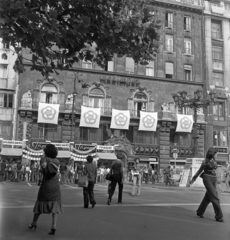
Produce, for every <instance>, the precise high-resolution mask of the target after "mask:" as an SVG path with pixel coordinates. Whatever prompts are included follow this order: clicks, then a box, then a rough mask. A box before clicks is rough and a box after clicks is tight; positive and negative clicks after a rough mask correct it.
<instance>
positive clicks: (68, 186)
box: [64, 184, 79, 189]
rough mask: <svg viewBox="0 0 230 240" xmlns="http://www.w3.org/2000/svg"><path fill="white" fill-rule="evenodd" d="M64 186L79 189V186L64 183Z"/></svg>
mask: <svg viewBox="0 0 230 240" xmlns="http://www.w3.org/2000/svg"><path fill="white" fill-rule="evenodd" d="M64 186H66V187H69V188H72V189H79V187H72V186H70V185H67V184H64Z"/></svg>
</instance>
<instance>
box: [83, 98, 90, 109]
mask: <svg viewBox="0 0 230 240" xmlns="http://www.w3.org/2000/svg"><path fill="white" fill-rule="evenodd" d="M88 105H89V97H88V96H87V95H83V96H82V106H85V107H87V106H88Z"/></svg>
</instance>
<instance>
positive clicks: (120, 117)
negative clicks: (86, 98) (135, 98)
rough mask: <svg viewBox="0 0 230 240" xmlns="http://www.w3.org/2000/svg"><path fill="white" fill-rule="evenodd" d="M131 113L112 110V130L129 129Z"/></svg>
mask: <svg viewBox="0 0 230 240" xmlns="http://www.w3.org/2000/svg"><path fill="white" fill-rule="evenodd" d="M129 121H130V112H129V110H126V111H123V110H116V109H112V121H111V125H110V128H114V129H129Z"/></svg>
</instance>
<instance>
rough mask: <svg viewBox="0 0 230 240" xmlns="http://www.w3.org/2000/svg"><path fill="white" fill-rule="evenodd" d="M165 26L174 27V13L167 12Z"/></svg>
mask: <svg viewBox="0 0 230 240" xmlns="http://www.w3.org/2000/svg"><path fill="white" fill-rule="evenodd" d="M165 27H167V28H173V14H172V13H166V15H165Z"/></svg>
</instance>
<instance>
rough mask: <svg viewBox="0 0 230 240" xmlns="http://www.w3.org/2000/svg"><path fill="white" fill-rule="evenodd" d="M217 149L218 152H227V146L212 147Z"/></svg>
mask: <svg viewBox="0 0 230 240" xmlns="http://www.w3.org/2000/svg"><path fill="white" fill-rule="evenodd" d="M214 148H215V149H216V150H217V153H218V154H221V153H228V147H214Z"/></svg>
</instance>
